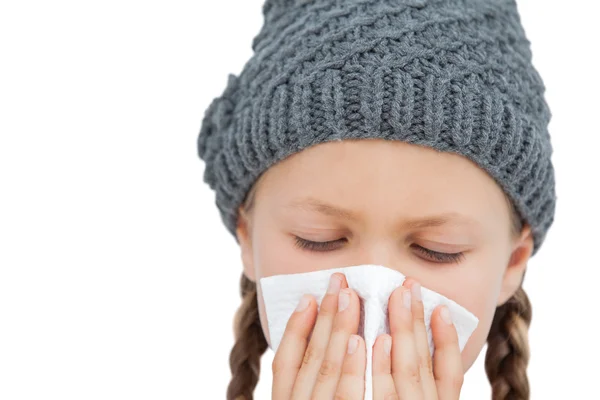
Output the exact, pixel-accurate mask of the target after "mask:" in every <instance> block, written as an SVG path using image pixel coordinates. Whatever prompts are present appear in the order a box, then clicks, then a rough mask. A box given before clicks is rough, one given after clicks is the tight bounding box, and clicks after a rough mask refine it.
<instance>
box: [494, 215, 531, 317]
mask: <svg viewBox="0 0 600 400" xmlns="http://www.w3.org/2000/svg"><path fill="white" fill-rule="evenodd" d="M532 251H533V235H532V234H531V228H530V227H529V225H525V226H524V228H523V230H522V231H521V234H520V236H519V238H518V239H517V241H516V242H515V244H514V246H513V250H512V253H511V256H510V260H509V262H508V265H507V266H506V270H505V272H504V276H503V278H502V287H501V289H500V294H499V296H498V304H497V305H498V306H501V305H502V304H504V303H505V302H506V301H507V300H508V299H510V298H511V297H512V296H513V295H514V294H515V292H516V291H517V290H518V289H519V287H520V286H521V283H522V282H523V275H524V274H525V269H526V268H527V262H528V261H529V258H530V257H531V253H532Z"/></svg>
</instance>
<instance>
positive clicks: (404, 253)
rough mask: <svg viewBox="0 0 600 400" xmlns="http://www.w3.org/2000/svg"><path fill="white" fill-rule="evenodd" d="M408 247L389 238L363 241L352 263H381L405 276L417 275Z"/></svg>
mask: <svg viewBox="0 0 600 400" xmlns="http://www.w3.org/2000/svg"><path fill="white" fill-rule="evenodd" d="M410 255H411V254H410V249H408V248H404V247H403V245H402V243H398V242H397V241H390V240H372V241H369V242H365V243H363V244H362V245H361V246H360V247H359V249H358V253H357V254H355V255H354V259H353V260H352V263H353V264H354V265H359V264H373V265H381V266H383V267H387V268H390V269H394V270H396V271H399V272H401V273H402V274H403V275H405V276H413V277H417V276H419V275H420V274H419V271H417V265H416V264H415V263H414V262H411V258H410Z"/></svg>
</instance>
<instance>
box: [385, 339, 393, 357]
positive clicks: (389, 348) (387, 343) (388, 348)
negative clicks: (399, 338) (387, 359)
mask: <svg viewBox="0 0 600 400" xmlns="http://www.w3.org/2000/svg"><path fill="white" fill-rule="evenodd" d="M383 351H385V354H387V355H388V356H389V355H390V353H391V352H392V338H391V337H389V336H387V337H386V338H385V339H383Z"/></svg>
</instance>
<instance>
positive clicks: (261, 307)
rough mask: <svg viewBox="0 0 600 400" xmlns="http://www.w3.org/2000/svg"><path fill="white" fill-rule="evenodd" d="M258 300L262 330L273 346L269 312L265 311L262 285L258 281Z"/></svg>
mask: <svg viewBox="0 0 600 400" xmlns="http://www.w3.org/2000/svg"><path fill="white" fill-rule="evenodd" d="M256 289H257V300H258V315H259V317H260V326H261V327H262V331H263V333H264V334H265V338H266V339H267V343H268V344H269V346H271V337H270V336H269V325H268V322H267V313H266V312H265V302H264V300H263V296H262V292H261V290H260V285H259V284H258V283H257V285H256Z"/></svg>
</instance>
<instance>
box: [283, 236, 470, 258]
mask: <svg viewBox="0 0 600 400" xmlns="http://www.w3.org/2000/svg"><path fill="white" fill-rule="evenodd" d="M346 241H347V240H346V239H345V238H342V239H337V240H330V241H328V242H313V241H311V240H306V239H302V238H301V237H298V236H296V237H295V242H296V246H298V247H299V248H301V249H304V250H308V251H314V252H328V251H333V250H337V249H339V248H340V247H341V245H342V244H343V242H346ZM413 248H414V249H415V250H416V251H417V253H420V254H421V256H422V257H421V258H424V259H425V260H426V261H429V262H432V263H436V264H449V263H457V264H458V263H460V262H461V261H462V260H463V259H464V253H463V252H458V253H441V252H438V251H433V250H430V249H427V248H425V247H423V246H419V245H418V244H413Z"/></svg>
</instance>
